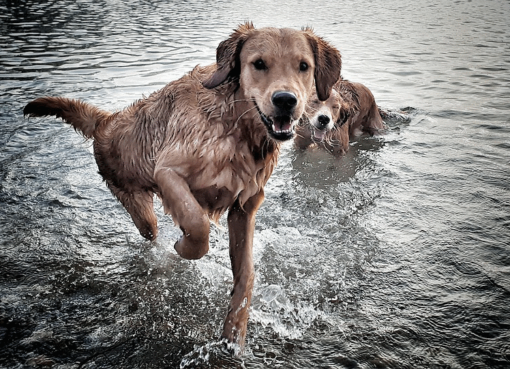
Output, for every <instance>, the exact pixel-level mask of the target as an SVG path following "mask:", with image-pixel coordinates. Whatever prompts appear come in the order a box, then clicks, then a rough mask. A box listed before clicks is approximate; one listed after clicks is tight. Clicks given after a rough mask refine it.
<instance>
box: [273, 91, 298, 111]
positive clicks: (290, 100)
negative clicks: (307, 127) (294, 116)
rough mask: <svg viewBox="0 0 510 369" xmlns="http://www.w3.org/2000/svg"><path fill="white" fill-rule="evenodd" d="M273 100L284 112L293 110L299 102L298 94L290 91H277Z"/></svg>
mask: <svg viewBox="0 0 510 369" xmlns="http://www.w3.org/2000/svg"><path fill="white" fill-rule="evenodd" d="M271 100H272V101H273V105H274V106H276V107H277V108H279V109H280V110H282V111H284V112H292V110H294V108H295V107H296V105H297V103H298V100H297V97H296V95H294V94H293V93H292V92H288V91H277V92H275V93H274V94H273V96H272V98H271Z"/></svg>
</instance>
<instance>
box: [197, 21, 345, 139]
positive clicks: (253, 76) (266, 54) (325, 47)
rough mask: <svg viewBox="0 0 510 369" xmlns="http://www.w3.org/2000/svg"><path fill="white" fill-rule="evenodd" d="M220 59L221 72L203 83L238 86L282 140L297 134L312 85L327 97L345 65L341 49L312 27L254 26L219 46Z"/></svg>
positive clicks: (243, 28) (238, 31)
mask: <svg viewBox="0 0 510 369" xmlns="http://www.w3.org/2000/svg"><path fill="white" fill-rule="evenodd" d="M216 59H217V70H216V72H215V73H214V74H213V75H212V76H211V77H210V78H209V79H208V80H206V81H204V82H203V85H204V86H205V87H206V88H214V87H216V86H219V85H220V84H222V83H224V82H226V81H228V82H233V83H237V84H238V87H239V88H240V89H241V91H242V93H243V95H244V98H246V99H248V100H250V101H251V102H252V103H253V104H254V105H255V108H256V110H257V111H258V115H259V116H260V120H261V121H262V122H263V123H264V125H265V126H266V128H267V130H268V133H269V135H270V136H271V137H273V138H274V139H276V140H280V141H284V140H288V139H291V138H292V137H293V136H294V128H295V125H296V123H297V122H298V120H299V118H300V117H301V115H302V114H303V112H304V110H305V106H306V102H307V101H308V99H309V95H310V94H311V93H312V92H313V86H314V83H315V90H316V94H317V97H318V99H319V100H321V101H324V100H327V99H328V97H329V96H330V94H331V90H332V87H333V85H334V84H335V82H337V80H338V79H339V77H340V70H341V64H342V63H341V57H340V53H339V52H338V50H337V49H335V48H334V47H333V46H331V45H330V44H328V43H327V42H326V41H324V40H323V39H321V38H320V37H318V36H316V35H315V34H314V33H313V31H312V30H311V29H308V28H307V29H303V30H301V31H298V30H292V29H288V28H282V29H278V28H261V29H255V28H254V27H253V25H252V24H251V23H247V24H244V25H242V26H240V27H239V28H238V29H236V30H235V31H234V33H233V34H232V35H231V36H230V38H229V39H227V40H225V41H223V42H221V43H220V45H219V46H218V49H217V55H216Z"/></svg>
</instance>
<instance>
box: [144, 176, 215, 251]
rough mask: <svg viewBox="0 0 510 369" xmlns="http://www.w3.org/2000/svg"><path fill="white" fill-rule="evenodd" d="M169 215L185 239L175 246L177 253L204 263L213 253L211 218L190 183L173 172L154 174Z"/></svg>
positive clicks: (181, 239) (182, 238)
mask: <svg viewBox="0 0 510 369" xmlns="http://www.w3.org/2000/svg"><path fill="white" fill-rule="evenodd" d="M154 178H155V180H156V184H157V185H158V187H159V193H160V195H161V199H162V200H163V206H164V208H165V213H166V214H170V215H171V216H172V219H173V220H174V223H175V224H176V225H177V226H178V227H180V228H181V230H182V232H183V235H182V237H181V238H180V239H179V240H178V241H177V242H176V243H175V246H174V247H175V250H176V251H177V253H178V254H179V255H180V256H182V257H183V258H185V259H200V258H201V257H202V256H204V255H205V254H206V253H207V251H209V229H210V224H209V217H208V216H207V214H206V212H205V211H204V209H202V207H201V206H200V204H199V203H198V201H197V200H196V198H195V197H194V196H193V194H192V193H191V191H190V188H189V186H188V184H187V183H186V181H185V180H184V179H183V178H182V177H180V176H179V175H178V174H177V173H175V172H174V171H173V170H172V169H170V168H159V169H156V171H155V173H154Z"/></svg>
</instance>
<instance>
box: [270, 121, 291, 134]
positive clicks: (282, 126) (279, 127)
mask: <svg viewBox="0 0 510 369" xmlns="http://www.w3.org/2000/svg"><path fill="white" fill-rule="evenodd" d="M274 128H275V131H277V132H282V131H289V130H290V129H291V128H292V123H291V122H285V123H281V122H277V123H275V124H274Z"/></svg>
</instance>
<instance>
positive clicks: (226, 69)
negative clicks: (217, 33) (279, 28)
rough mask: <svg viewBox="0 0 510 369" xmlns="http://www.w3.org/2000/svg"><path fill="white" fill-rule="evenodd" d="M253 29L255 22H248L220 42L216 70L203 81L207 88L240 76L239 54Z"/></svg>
mask: <svg viewBox="0 0 510 369" xmlns="http://www.w3.org/2000/svg"><path fill="white" fill-rule="evenodd" d="M253 29H255V27H253V23H251V22H247V23H245V24H242V25H240V26H239V27H237V29H236V30H234V33H232V34H231V35H230V37H229V38H228V39H227V40H225V41H222V42H220V44H219V45H218V48H217V49H216V65H217V67H216V71H215V72H214V74H213V75H212V76H211V77H210V78H208V79H207V80H205V81H204V82H202V85H203V86H204V87H205V88H209V89H210V88H214V87H216V86H219V85H221V84H222V83H223V82H225V81H226V80H228V79H231V78H239V75H240V73H241V65H240V64H241V61H240V59H239V54H240V53H241V48H242V47H243V44H244V42H245V41H246V40H247V39H248V36H249V35H250V31H251V30H253Z"/></svg>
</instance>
